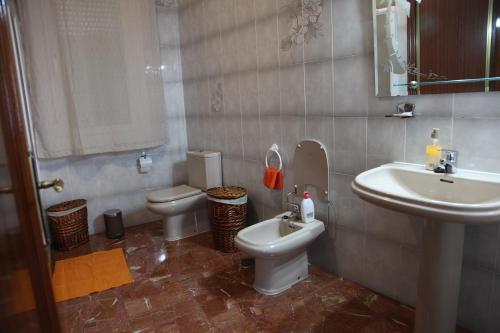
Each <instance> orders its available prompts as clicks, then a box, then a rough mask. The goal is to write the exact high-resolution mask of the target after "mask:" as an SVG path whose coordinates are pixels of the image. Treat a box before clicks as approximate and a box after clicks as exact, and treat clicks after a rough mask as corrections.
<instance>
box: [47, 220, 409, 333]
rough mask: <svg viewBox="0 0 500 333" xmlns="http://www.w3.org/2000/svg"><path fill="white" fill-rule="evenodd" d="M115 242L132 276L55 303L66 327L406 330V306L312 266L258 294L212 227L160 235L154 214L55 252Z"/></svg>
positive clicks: (72, 253) (79, 251) (250, 274)
mask: <svg viewBox="0 0 500 333" xmlns="http://www.w3.org/2000/svg"><path fill="white" fill-rule="evenodd" d="M116 247H122V248H123V249H124V251H125V253H126V258H127V262H128V265H129V268H130V270H131V272H132V274H133V276H134V278H135V282H134V283H132V284H129V285H126V286H122V287H119V288H115V289H111V290H107V291H105V292H101V293H96V294H92V295H90V296H88V297H81V298H77V299H74V300H70V301H65V302H61V303H58V310H59V314H60V320H61V322H62V326H63V329H64V331H65V332H83V331H84V332H339V333H350V332H356V333H376V332H405V333H406V332H407V333H410V332H412V320H413V316H414V312H413V310H412V309H411V308H409V307H406V306H403V305H400V304H398V303H397V302H395V301H392V300H390V299H388V298H385V297H382V296H380V295H377V294H376V293H374V292H372V291H370V290H368V289H366V288H364V287H362V286H360V285H358V284H355V283H352V282H349V281H346V280H342V279H339V278H337V277H335V276H332V275H330V274H326V273H324V272H322V271H320V270H319V269H317V268H315V267H313V266H311V267H310V277H309V278H308V279H307V280H305V281H303V282H301V283H299V284H297V285H295V286H294V287H292V288H291V289H289V290H287V291H285V292H284V293H282V294H280V295H277V296H263V295H260V294H258V293H257V292H255V291H254V290H253V289H252V286H251V284H252V280H253V268H250V269H243V268H240V267H239V262H240V260H241V258H243V257H244V255H243V254H241V253H239V254H224V253H221V252H218V251H215V250H214V249H213V248H212V240H211V235H210V234H204V235H200V236H196V237H192V238H188V239H185V240H182V241H178V242H165V241H164V240H163V237H162V226H161V223H159V222H158V223H149V224H145V225H141V226H138V227H133V228H129V229H127V231H126V237H125V239H124V240H119V241H111V240H107V239H106V238H105V236H104V235H102V234H100V235H95V236H93V237H92V238H91V241H90V243H89V244H87V245H84V246H82V247H80V248H78V249H76V250H73V251H70V252H57V253H56V254H55V256H56V259H63V258H67V257H73V256H77V255H82V254H87V253H90V252H92V251H98V250H105V249H111V248H116Z"/></svg>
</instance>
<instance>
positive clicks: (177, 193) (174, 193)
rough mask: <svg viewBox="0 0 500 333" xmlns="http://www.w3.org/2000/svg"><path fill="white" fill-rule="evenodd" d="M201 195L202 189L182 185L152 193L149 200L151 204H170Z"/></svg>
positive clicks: (148, 197)
mask: <svg viewBox="0 0 500 333" xmlns="http://www.w3.org/2000/svg"><path fill="white" fill-rule="evenodd" d="M199 193H201V190H200V189H197V188H194V187H191V186H187V185H180V186H175V187H171V188H167V189H164V190H159V191H155V192H152V193H150V194H148V196H147V199H148V201H149V202H155V203H161V202H170V201H174V200H180V199H183V198H187V197H191V196H193V195H196V194H199Z"/></svg>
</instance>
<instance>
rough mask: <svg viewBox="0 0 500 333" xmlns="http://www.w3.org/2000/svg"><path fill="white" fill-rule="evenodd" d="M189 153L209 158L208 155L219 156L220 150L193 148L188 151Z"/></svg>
mask: <svg viewBox="0 0 500 333" xmlns="http://www.w3.org/2000/svg"><path fill="white" fill-rule="evenodd" d="M188 155H192V156H197V157H204V158H208V157H216V156H219V155H220V152H219V151H213V150H191V151H188Z"/></svg>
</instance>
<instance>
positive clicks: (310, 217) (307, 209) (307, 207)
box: [300, 191, 314, 223]
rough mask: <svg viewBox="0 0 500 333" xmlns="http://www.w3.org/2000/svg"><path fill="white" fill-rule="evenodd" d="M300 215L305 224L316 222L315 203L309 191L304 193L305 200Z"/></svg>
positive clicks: (301, 205) (301, 204)
mask: <svg viewBox="0 0 500 333" xmlns="http://www.w3.org/2000/svg"><path fill="white" fill-rule="evenodd" d="M300 215H301V217H302V222H303V223H310V222H313V221H314V202H313V201H312V199H311V196H310V195H309V192H307V191H305V192H304V199H302V202H301V203H300Z"/></svg>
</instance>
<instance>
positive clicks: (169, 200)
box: [146, 185, 210, 241]
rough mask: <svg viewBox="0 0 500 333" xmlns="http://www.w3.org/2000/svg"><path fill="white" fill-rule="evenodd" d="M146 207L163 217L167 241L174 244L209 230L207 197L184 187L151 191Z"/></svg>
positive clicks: (198, 190) (193, 189)
mask: <svg viewBox="0 0 500 333" xmlns="http://www.w3.org/2000/svg"><path fill="white" fill-rule="evenodd" d="M147 200H148V202H147V203H146V208H147V209H149V210H150V211H152V212H153V213H156V214H158V215H161V216H163V231H164V237H165V239H166V240H167V241H175V240H179V239H183V238H186V237H190V236H194V235H197V234H200V233H203V232H207V231H209V230H210V221H209V217H208V201H207V195H206V194H205V193H203V192H202V191H201V190H200V189H196V188H193V187H190V186H187V185H181V186H176V187H172V188H169V189H165V190H161V191H156V192H152V193H150V194H149V195H148V196H147Z"/></svg>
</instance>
